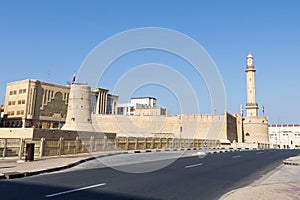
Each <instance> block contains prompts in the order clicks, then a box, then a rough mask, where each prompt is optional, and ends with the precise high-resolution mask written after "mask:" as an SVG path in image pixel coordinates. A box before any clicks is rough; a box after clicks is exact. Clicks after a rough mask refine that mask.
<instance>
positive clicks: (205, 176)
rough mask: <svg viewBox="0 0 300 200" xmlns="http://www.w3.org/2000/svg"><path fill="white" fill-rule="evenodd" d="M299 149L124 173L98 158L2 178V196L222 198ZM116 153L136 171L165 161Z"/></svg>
mask: <svg viewBox="0 0 300 200" xmlns="http://www.w3.org/2000/svg"><path fill="white" fill-rule="evenodd" d="M299 153H300V152H299V150H257V151H254V150H253V151H237V152H227V153H215V154H209V155H207V156H205V157H203V156H200V157H199V156H189V157H184V158H180V159H177V160H175V161H174V162H171V164H169V165H167V166H166V167H164V168H162V169H159V170H156V171H151V172H148V173H126V172H124V171H120V170H116V169H114V168H110V167H105V166H101V164H99V167H97V165H98V164H97V162H98V163H99V160H98V159H97V160H94V161H89V162H87V163H84V164H82V165H79V166H78V167H76V168H74V169H72V170H64V171H62V172H56V173H48V174H44V175H38V176H32V177H25V178H22V179H13V180H1V181H0V191H3V192H2V196H1V199H2V197H3V199H218V198H220V197H221V196H222V195H224V194H225V193H227V192H229V191H232V190H234V189H237V188H241V187H245V186H248V185H249V184H253V183H255V182H256V181H258V180H260V179H261V178H263V177H264V175H265V174H268V172H270V171H272V170H274V169H276V168H277V167H278V166H280V165H281V164H282V161H283V160H285V159H287V158H289V157H291V156H296V155H298V154H299ZM146 154H147V153H145V155H146ZM158 154H159V153H158ZM158 154H157V155H158ZM141 155H142V154H141ZM148 155H149V154H148ZM126 156H127V155H126ZM152 156H153V155H152ZM112 157H115V158H111V159H112V160H113V159H115V160H123V161H122V162H121V161H120V164H122V163H123V165H124V166H126V167H125V169H131V170H132V171H135V172H141V171H143V170H145V169H149V166H154V167H155V166H163V165H164V164H165V163H166V159H165V158H164V159H154V160H152V161H149V160H148V161H146V162H132V161H130V159H129V157H130V156H128V159H126V158H125V157H122V156H121V157H122V159H121V158H120V156H112ZM154 157H155V156H154ZM100 159H101V158H100ZM133 160H135V159H133ZM114 162H116V161H114ZM100 163H102V162H101V160H100ZM122 169H124V168H123V167H122ZM242 197H243V196H242ZM240 199H241V198H240ZM242 199H243V198H242Z"/></svg>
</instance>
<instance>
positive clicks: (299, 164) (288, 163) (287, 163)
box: [283, 161, 300, 166]
mask: <svg viewBox="0 0 300 200" xmlns="http://www.w3.org/2000/svg"><path fill="white" fill-rule="evenodd" d="M283 164H285V165H294V166H300V163H298V162H293V161H283Z"/></svg>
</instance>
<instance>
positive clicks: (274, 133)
mask: <svg viewBox="0 0 300 200" xmlns="http://www.w3.org/2000/svg"><path fill="white" fill-rule="evenodd" d="M269 137H270V144H272V145H273V146H274V147H277V148H281V149H295V148H297V149H299V148H300V124H272V125H269Z"/></svg>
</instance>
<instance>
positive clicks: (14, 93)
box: [9, 90, 17, 95]
mask: <svg viewBox="0 0 300 200" xmlns="http://www.w3.org/2000/svg"><path fill="white" fill-rule="evenodd" d="M16 94H17V90H12V91H9V95H16Z"/></svg>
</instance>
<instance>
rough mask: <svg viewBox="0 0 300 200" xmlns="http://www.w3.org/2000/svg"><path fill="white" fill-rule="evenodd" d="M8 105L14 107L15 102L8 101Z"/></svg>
mask: <svg viewBox="0 0 300 200" xmlns="http://www.w3.org/2000/svg"><path fill="white" fill-rule="evenodd" d="M8 105H9V106H14V105H16V102H15V101H9V102H8Z"/></svg>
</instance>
